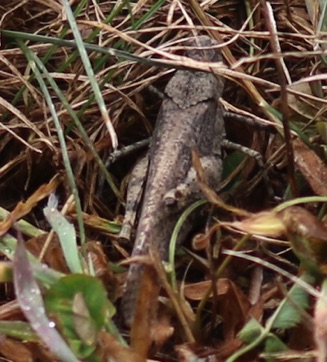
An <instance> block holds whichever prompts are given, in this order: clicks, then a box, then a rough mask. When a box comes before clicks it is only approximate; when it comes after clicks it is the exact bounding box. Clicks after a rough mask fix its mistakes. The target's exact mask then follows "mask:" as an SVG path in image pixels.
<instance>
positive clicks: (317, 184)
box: [293, 139, 327, 196]
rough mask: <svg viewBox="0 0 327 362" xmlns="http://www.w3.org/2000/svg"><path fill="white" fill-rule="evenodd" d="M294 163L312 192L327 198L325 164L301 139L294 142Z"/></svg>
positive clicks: (326, 171) (326, 170) (326, 169)
mask: <svg viewBox="0 0 327 362" xmlns="http://www.w3.org/2000/svg"><path fill="white" fill-rule="evenodd" d="M293 148H294V161H295V164H296V166H297V168H298V169H299V170H300V171H301V173H302V174H303V176H304V177H305V179H306V180H307V182H308V183H309V185H310V186H311V188H312V190H313V191H314V192H315V193H316V194H317V195H320V196H327V168H326V165H325V164H324V162H323V161H322V160H321V159H320V158H319V157H318V156H317V155H316V153H315V152H313V151H312V150H311V149H310V148H309V147H308V146H306V145H305V144H304V143H303V142H302V141H301V140H300V139H296V140H294V142H293Z"/></svg>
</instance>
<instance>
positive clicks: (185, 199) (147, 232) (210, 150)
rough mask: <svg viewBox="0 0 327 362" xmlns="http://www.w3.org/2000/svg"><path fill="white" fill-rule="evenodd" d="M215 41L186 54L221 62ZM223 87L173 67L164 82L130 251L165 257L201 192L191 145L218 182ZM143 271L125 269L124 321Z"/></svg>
mask: <svg viewBox="0 0 327 362" xmlns="http://www.w3.org/2000/svg"><path fill="white" fill-rule="evenodd" d="M214 44H216V43H215V42H214V41H213V40H211V39H210V38H209V37H206V36H203V37H199V38H198V39H196V40H195V41H194V43H192V46H194V47H196V46H198V47H208V48H207V49H203V50H201V49H194V50H191V51H189V52H188V53H187V56H189V57H191V58H193V59H197V60H202V61H208V62H218V61H221V56H220V52H219V51H218V50H217V49H212V46H213V45H214ZM222 91H223V81H222V79H220V78H217V77H215V76H214V75H213V74H211V73H206V72H199V71H184V70H183V71H177V72H176V73H175V75H174V76H173V77H172V79H171V80H170V81H169V83H168V84H167V87H166V89H165V97H164V100H163V102H162V105H161V109H160V112H159V114H158V118H157V123H156V126H155V129H154V134H153V137H152V140H151V144H150V150H149V154H148V156H147V157H148V172H147V177H146V183H145V189H144V190H143V192H144V194H143V200H142V206H141V212H140V216H139V222H138V226H137V231H136V238H135V243H134V249H133V254H132V255H133V256H137V255H146V254H147V253H148V250H149V247H150V245H151V247H153V248H155V249H157V250H158V251H159V254H160V256H161V258H162V259H163V260H166V259H167V254H168V248H169V241H170V238H171V234H172V231H173V229H174V226H175V224H176V221H177V220H178V217H179V216H180V215H181V213H182V212H183V211H184V210H185V208H186V207H187V206H189V205H190V204H191V203H192V202H194V201H196V200H198V199H200V198H201V197H202V195H201V191H200V189H199V187H198V184H197V180H196V172H195V170H194V169H193V167H192V149H196V150H197V151H198V152H199V156H200V160H201V163H202V167H203V169H204V171H205V175H206V177H207V181H208V183H209V186H210V187H212V188H214V189H217V188H218V187H219V182H220V178H221V172H222V160H221V143H222V141H223V139H224V138H225V131H224V123H223V117H222V112H221V109H220V107H219V105H218V99H219V97H220V96H221V94H222ZM143 162H144V161H143ZM131 193H132V194H133V192H131ZM134 196H135V195H134ZM134 196H133V197H134ZM128 197H129V196H127V198H128ZM142 272H143V268H142V266H141V265H139V264H134V265H132V266H131V267H130V269H129V272H128V277H127V286H126V292H125V295H124V296H123V300H122V308H123V314H124V319H125V322H126V324H128V325H130V324H131V322H132V320H133V316H134V309H135V305H136V300H137V296H138V292H139V286H140V280H141V278H142Z"/></svg>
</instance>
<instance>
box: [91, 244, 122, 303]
mask: <svg viewBox="0 0 327 362" xmlns="http://www.w3.org/2000/svg"><path fill="white" fill-rule="evenodd" d="M86 251H87V255H88V257H90V258H91V261H92V264H93V267H94V271H95V276H96V277H97V278H99V279H101V280H102V282H103V285H104V286H105V288H106V289H107V291H108V295H109V298H110V300H111V301H113V302H114V301H115V300H116V299H117V298H118V291H117V289H118V280H117V278H116V276H115V275H114V273H113V272H112V271H111V270H110V268H109V267H108V265H109V260H108V258H107V255H106V254H105V252H104V250H103V246H102V244H101V243H99V242H97V241H88V242H87V243H86Z"/></svg>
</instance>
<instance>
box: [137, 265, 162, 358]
mask: <svg viewBox="0 0 327 362" xmlns="http://www.w3.org/2000/svg"><path fill="white" fill-rule="evenodd" d="M159 290H160V286H159V283H158V279H157V275H156V273H155V272H154V270H153V268H152V267H151V266H149V265H144V272H143V276H142V280H141V286H140V291H139V295H138V298H137V304H136V308H135V316H134V321H133V325H132V328H131V346H132V348H133V350H134V351H135V352H136V353H137V354H138V355H140V356H141V357H143V358H144V359H146V357H147V354H148V351H149V348H150V346H151V343H152V326H153V324H154V323H156V318H157V308H158V296H159Z"/></svg>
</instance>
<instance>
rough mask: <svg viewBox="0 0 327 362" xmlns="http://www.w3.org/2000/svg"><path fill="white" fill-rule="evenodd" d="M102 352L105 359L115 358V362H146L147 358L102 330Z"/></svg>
mask: <svg viewBox="0 0 327 362" xmlns="http://www.w3.org/2000/svg"><path fill="white" fill-rule="evenodd" d="M100 344H101V352H102V354H103V358H102V360H103V361H109V360H113V361H115V362H126V361H133V362H145V361H146V358H144V357H141V356H140V355H139V354H137V353H136V352H134V351H133V350H131V349H130V348H127V347H125V346H123V345H122V344H121V343H120V342H118V341H117V340H116V339H115V338H114V337H113V336H112V335H110V334H109V333H106V332H100Z"/></svg>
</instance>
